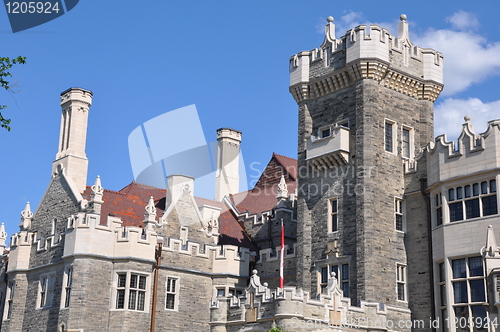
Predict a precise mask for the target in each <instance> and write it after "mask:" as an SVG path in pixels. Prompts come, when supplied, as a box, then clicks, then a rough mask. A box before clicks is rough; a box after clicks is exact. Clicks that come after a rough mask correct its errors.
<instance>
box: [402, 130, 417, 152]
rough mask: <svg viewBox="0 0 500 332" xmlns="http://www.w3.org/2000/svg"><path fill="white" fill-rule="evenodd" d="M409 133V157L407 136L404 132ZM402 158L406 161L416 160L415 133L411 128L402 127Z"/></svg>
mask: <svg viewBox="0 0 500 332" xmlns="http://www.w3.org/2000/svg"><path fill="white" fill-rule="evenodd" d="M405 131H408V147H407V148H408V151H407V155H406V153H405V139H404V138H405V137H404V136H405V135H404V132H405ZM401 157H403V158H404V159H410V160H411V159H414V158H415V131H414V130H413V128H412V127H410V126H405V125H403V126H401Z"/></svg>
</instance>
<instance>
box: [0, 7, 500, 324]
mask: <svg viewBox="0 0 500 332" xmlns="http://www.w3.org/2000/svg"><path fill="white" fill-rule="evenodd" d="M442 66H443V57H442V55H441V54H440V53H439V52H436V51H434V50H429V49H422V48H420V47H417V46H414V45H413V44H412V43H411V41H410V39H409V35H408V24H407V22H406V17H405V16H404V15H402V16H401V23H400V24H399V31H398V36H397V37H395V36H392V35H390V34H389V33H388V31H387V30H386V29H384V28H381V27H378V26H375V25H372V26H370V27H367V26H364V25H361V26H358V27H356V28H354V29H351V30H349V31H347V32H346V33H345V34H344V35H343V36H341V37H340V38H336V32H335V25H334V24H333V19H332V18H329V19H328V24H327V25H326V28H325V41H324V42H323V44H322V45H321V46H320V47H319V48H317V49H314V50H311V51H304V52H300V53H298V54H297V55H294V56H292V57H291V59H290V92H291V94H292V96H293V97H294V99H295V100H296V102H297V104H298V117H299V126H298V160H295V159H292V158H288V157H284V156H280V155H278V154H273V156H272V158H271V160H270V162H269V164H268V165H267V167H266V169H265V170H264V171H263V173H262V175H261V177H260V178H259V180H258V181H257V183H256V184H255V187H254V188H253V189H251V190H249V191H246V192H241V193H236V189H235V188H236V187H237V184H238V168H239V166H238V161H239V144H240V142H241V137H242V134H241V132H238V131H236V130H233V129H229V128H221V129H219V130H218V131H217V138H218V141H219V153H218V169H217V173H216V174H217V176H216V181H217V183H216V188H217V189H216V197H217V200H208V199H203V198H199V197H195V196H194V195H193V192H194V186H195V181H194V179H193V178H191V177H189V176H185V175H170V176H168V178H167V182H168V190H165V189H161V188H154V187H150V186H147V185H142V184H139V183H135V182H133V183H131V184H130V185H128V186H126V187H125V188H123V189H121V190H120V191H112V190H107V189H104V188H103V186H102V183H101V179H100V177H97V179H96V180H95V183H94V185H92V186H85V183H86V181H87V179H86V176H87V159H86V155H85V140H86V130H87V121H88V119H87V117H88V114H89V109H90V105H91V103H92V92H90V91H88V90H85V89H81V88H71V89H68V90H66V91H64V92H63V93H62V94H61V107H62V120H61V132H60V142H59V146H58V152H57V155H56V160H55V161H54V164H53V170H52V179H51V182H50V183H49V186H48V189H47V191H46V192H45V195H44V196H43V199H42V200H41V203H40V205H39V206H38V208H37V209H36V211H35V213H33V212H32V211H31V206H30V204H29V203H28V204H27V205H26V207H25V209H24V210H23V212H22V213H21V224H20V226H19V227H20V231H19V232H18V233H16V234H14V235H12V238H11V241H10V248H9V250H4V254H3V255H2V256H1V261H0V262H1V266H0V274H1V276H2V278H0V310H1V312H2V319H1V325H0V331H9V332H10V331H27V332H30V331H61V332H63V331H67V332H70V331H72V332H77V331H78V332H88V331H120V332H121V331H147V330H151V331H152V330H157V331H191V330H196V331H207V332H208V331H211V332H243V331H260V332H266V331H268V330H269V329H270V328H271V327H275V326H280V327H282V328H283V330H284V331H300V332H306V331H314V332H324V331H341V330H342V331H348V332H359V331H410V330H414V331H433V330H439V331H459V330H461V331H462V330H464V329H460V328H458V327H457V326H450V327H449V328H448V329H445V327H444V325H443V322H444V321H448V322H450V321H454V320H455V319H457V318H458V319H461V318H467V317H473V318H479V319H482V321H483V322H484V321H485V320H486V318H487V317H488V318H489V319H492V320H493V319H495V318H496V319H498V315H499V312H498V308H500V295H499V294H500V293H499V292H498V285H497V284H498V282H499V280H500V259H499V257H500V248H499V247H498V246H497V244H496V238H498V236H499V235H500V234H495V232H499V231H500V218H499V214H498V205H499V204H500V202H499V198H498V195H497V194H496V184H497V183H498V181H500V173H499V171H498V169H499V167H500V166H499V162H500V161H499V160H500V159H499V158H500V157H499V153H498V151H500V150H499V148H498V147H499V146H500V130H499V128H500V125H499V124H500V122H499V120H495V121H491V122H490V123H489V128H488V130H487V132H485V133H483V134H479V135H477V134H475V133H474V131H473V129H472V125H471V123H470V118H466V123H465V124H464V127H463V133H462V135H461V137H460V138H459V140H458V146H457V148H455V146H454V144H453V143H452V142H447V141H446V138H445V137H443V136H440V137H438V138H436V140H435V143H432V142H431V141H432V140H433V123H434V120H433V102H434V101H435V99H436V98H437V96H438V95H439V93H440V91H441V89H442V87H443V85H442ZM70 132H71V134H70ZM429 142H431V143H429ZM422 147H424V148H422ZM488 225H491V226H488ZM283 230H284V231H283ZM485 235H486V237H485ZM485 238H486V242H484V239H485ZM5 241H6V234H5V231H4V228H3V226H1V227H0V248H2V249H5V247H6V244H5ZM282 243H283V246H282ZM484 243H486V245H485V246H484V247H483V248H482V249H481V246H482V244H484ZM282 262H283V265H284V267H283V273H281V266H280V265H281V263H282ZM461 273H462V274H461ZM281 278H283V279H284V286H283V287H280V282H281ZM493 300H494V303H493V302H492V301H493ZM488 301H489V303H487V302H488ZM489 328H490V331H496V330H497V329H496V327H495V326H493V325H491V326H490V327H489ZM466 330H468V331H469V330H470V331H474V330H478V331H486V330H487V329H485V326H480V327H479V329H474V328H472V327H470V328H469V329H466Z"/></svg>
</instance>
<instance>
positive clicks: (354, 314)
mask: <svg viewBox="0 0 500 332" xmlns="http://www.w3.org/2000/svg"><path fill="white" fill-rule="evenodd" d="M350 302H351V300H350V299H349V298H345V297H343V293H342V290H341V289H340V288H339V287H338V284H337V279H336V278H335V275H334V274H332V275H331V277H330V278H329V279H328V286H327V288H326V293H325V294H320V295H319V296H318V297H317V298H311V297H310V293H309V292H305V291H303V290H302V289H300V288H296V287H284V288H277V289H275V290H271V289H270V288H269V287H268V286H267V283H264V284H261V282H260V277H259V276H258V275H257V271H256V270H254V271H253V275H252V277H251V278H250V284H249V285H248V287H247V288H246V291H245V294H244V295H242V296H240V297H235V296H233V297H229V298H220V297H214V298H212V300H211V305H210V308H211V322H210V325H211V326H212V327H217V328H218V329H217V331H226V330H225V326H226V325H231V326H234V325H238V324H239V325H245V324H252V323H259V325H261V324H264V325H265V324H268V325H269V326H270V325H271V322H276V323H278V325H279V326H281V327H284V328H285V330H286V329H287V328H293V329H294V331H305V330H307V327H305V326H304V325H305V324H307V323H312V324H313V325H314V328H315V330H316V328H318V327H323V328H328V327H330V328H341V327H346V328H349V327H351V328H374V327H378V329H380V330H385V331H387V330H389V329H391V330H392V327H393V326H394V325H392V324H393V323H394V322H399V321H409V319H410V313H411V312H410V310H409V309H408V308H400V307H395V306H388V305H385V304H383V303H378V302H367V301H361V302H360V303H359V306H352V305H351V303H350ZM391 325H392V326H391ZM309 329H310V328H309ZM317 330H320V329H319V328H318V329H317ZM401 330H405V329H404V328H403V329H401ZM406 330H408V331H409V330H410V329H409V328H408V329H406Z"/></svg>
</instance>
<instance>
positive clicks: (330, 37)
mask: <svg viewBox="0 0 500 332" xmlns="http://www.w3.org/2000/svg"><path fill="white" fill-rule="evenodd" d="M326 20H327V21H328V23H327V24H326V27H325V41H328V42H330V43H332V42H333V41H334V40H335V24H333V17H332V16H328V18H327V19H326Z"/></svg>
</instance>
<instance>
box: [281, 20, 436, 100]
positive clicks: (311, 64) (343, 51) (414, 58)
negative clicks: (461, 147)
mask: <svg viewBox="0 0 500 332" xmlns="http://www.w3.org/2000/svg"><path fill="white" fill-rule="evenodd" d="M406 19H407V17H406V15H405V14H402V15H401V16H400V20H401V21H400V22H399V24H398V35H397V37H396V36H394V35H391V34H390V33H389V31H388V30H387V29H385V28H383V27H380V26H378V25H359V26H357V27H355V28H353V29H350V30H348V31H347V32H346V33H345V34H344V35H343V36H341V37H339V38H337V37H336V32H335V24H334V23H333V22H334V19H333V17H331V16H330V17H328V19H327V24H326V27H325V39H324V41H323V43H322V44H321V45H320V46H319V47H318V48H316V49H313V50H311V51H303V52H300V53H298V54H295V55H293V56H292V57H291V58H290V91H291V92H292V94H293V95H294V98H295V100H296V101H297V102H298V103H300V102H301V101H304V100H307V99H310V98H315V97H318V95H317V94H315V93H314V89H316V88H315V87H314V84H315V81H317V80H319V79H321V78H326V77H330V78H331V79H332V82H330V85H331V84H332V83H333V84H335V83H337V81H338V85H339V87H335V89H331V90H332V91H331V92H334V91H333V90H335V91H336V90H339V89H341V88H343V87H346V86H349V85H351V84H353V83H354V82H355V81H358V80H360V79H365V78H369V79H375V80H378V81H381V82H383V85H385V86H388V87H390V88H394V87H393V86H394V85H397V88H396V89H398V88H399V87H400V82H408V84H409V85H408V87H407V88H404V89H403V90H405V91H404V93H406V94H408V95H411V96H414V97H418V98H419V99H427V100H431V101H434V100H435V99H436V98H437V96H438V95H439V93H440V92H441V90H442V87H443V55H442V54H441V53H440V52H438V51H435V50H433V49H427V48H422V47H419V46H415V45H413V43H412V42H411V41H410V37H409V25H408V22H407V21H406ZM341 72H344V74H342V75H341V76H339V77H334V76H335V74H336V73H341ZM398 75H399V76H398ZM391 79H392V80H396V81H397V83H395V82H392V81H391ZM384 80H386V81H387V82H385V81H384ZM321 85H325V84H324V83H322V84H321ZM327 85H328V84H327ZM414 88H416V89H417V90H419V91H423V93H417V92H416V90H414ZM320 89H321V86H320ZM311 91H313V92H312V95H309V96H308V95H306V93H308V94H310V93H311Z"/></svg>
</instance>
